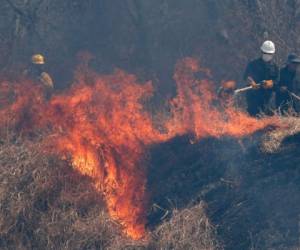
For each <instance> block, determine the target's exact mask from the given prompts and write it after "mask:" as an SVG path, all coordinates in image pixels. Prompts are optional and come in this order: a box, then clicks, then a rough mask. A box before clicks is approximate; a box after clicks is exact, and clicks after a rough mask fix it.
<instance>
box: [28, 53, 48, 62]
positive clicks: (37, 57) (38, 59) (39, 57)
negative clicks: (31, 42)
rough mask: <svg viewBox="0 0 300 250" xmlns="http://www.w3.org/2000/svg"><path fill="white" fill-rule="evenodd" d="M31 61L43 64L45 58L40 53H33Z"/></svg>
mask: <svg viewBox="0 0 300 250" xmlns="http://www.w3.org/2000/svg"><path fill="white" fill-rule="evenodd" d="M31 62H32V63H33V64H45V58H44V56H43V55H41V54H35V55H33V56H32V57H31Z"/></svg>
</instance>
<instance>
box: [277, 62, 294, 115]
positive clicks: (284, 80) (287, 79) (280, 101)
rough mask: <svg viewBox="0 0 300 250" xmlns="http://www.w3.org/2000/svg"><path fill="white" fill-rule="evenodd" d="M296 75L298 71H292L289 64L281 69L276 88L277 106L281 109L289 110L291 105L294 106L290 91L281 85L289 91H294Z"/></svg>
mask: <svg viewBox="0 0 300 250" xmlns="http://www.w3.org/2000/svg"><path fill="white" fill-rule="evenodd" d="M295 75H296V72H295V71H291V70H290V69H289V67H288V66H285V67H284V68H282V69H281V70H280V79H279V82H278V86H277V88H276V107H277V108H279V109H280V110H281V111H287V110H288V108H289V107H293V106H294V105H293V99H292V97H291V96H290V94H289V93H288V91H282V90H281V87H286V88H287V89H288V90H289V91H293V82H294V78H295ZM293 108H294V107H293Z"/></svg>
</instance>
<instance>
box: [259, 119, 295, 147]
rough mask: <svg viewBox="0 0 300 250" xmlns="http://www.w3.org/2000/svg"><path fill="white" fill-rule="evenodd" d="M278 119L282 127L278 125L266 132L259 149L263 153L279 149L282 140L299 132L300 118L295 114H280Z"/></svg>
mask: <svg viewBox="0 0 300 250" xmlns="http://www.w3.org/2000/svg"><path fill="white" fill-rule="evenodd" d="M280 121H281V123H282V124H283V127H278V128H276V129H274V130H272V131H270V132H269V133H266V134H265V135H264V136H263V138H262V142H261V150H262V151H263V152H265V153H275V152H278V151H280V146H281V144H282V142H283V140H284V139H285V138H287V137H289V136H293V135H296V134H298V133H300V118H299V117H295V116H291V115H288V116H281V117H280Z"/></svg>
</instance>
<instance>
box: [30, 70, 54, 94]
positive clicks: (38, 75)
mask: <svg viewBox="0 0 300 250" xmlns="http://www.w3.org/2000/svg"><path fill="white" fill-rule="evenodd" d="M25 75H26V76H27V77H29V78H30V79H32V80H34V81H35V82H38V83H42V86H43V90H44V95H45V98H46V99H50V98H51V96H52V93H53V81H52V78H51V76H50V75H49V74H48V73H47V72H45V71H44V65H43V64H31V65H30V66H29V67H28V69H27V70H26V71H25Z"/></svg>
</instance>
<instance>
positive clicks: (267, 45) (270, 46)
mask: <svg viewBox="0 0 300 250" xmlns="http://www.w3.org/2000/svg"><path fill="white" fill-rule="evenodd" d="M260 49H261V51H262V52H263V53H267V54H274V53H275V44H274V43H273V42H272V41H269V40H268V41H265V42H264V43H263V44H262V45H261V47H260Z"/></svg>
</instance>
